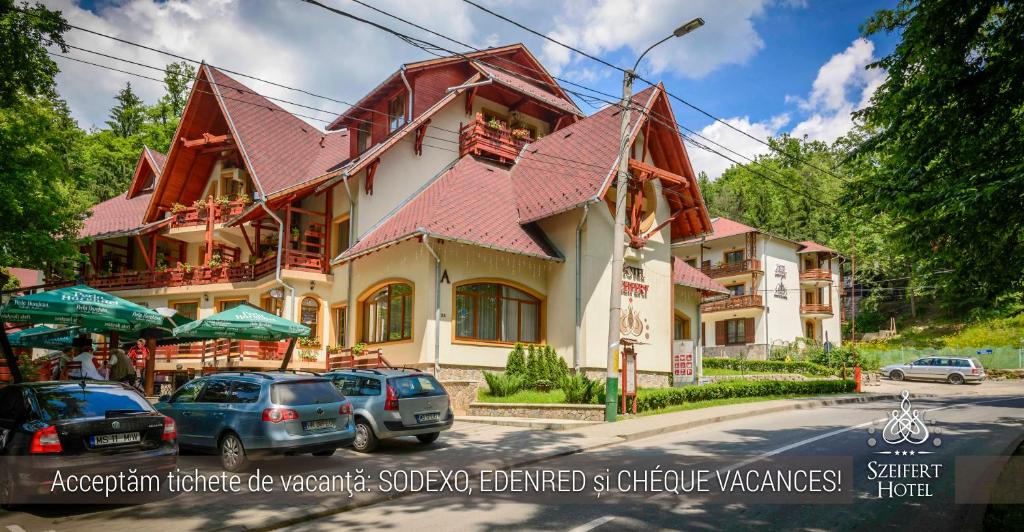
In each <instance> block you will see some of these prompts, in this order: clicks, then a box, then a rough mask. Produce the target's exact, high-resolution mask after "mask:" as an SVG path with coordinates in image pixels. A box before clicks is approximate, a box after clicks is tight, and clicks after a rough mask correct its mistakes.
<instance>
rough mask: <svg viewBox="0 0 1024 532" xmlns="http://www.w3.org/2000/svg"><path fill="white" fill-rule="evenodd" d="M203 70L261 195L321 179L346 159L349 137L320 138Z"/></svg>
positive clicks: (291, 117) (213, 71) (244, 89)
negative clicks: (320, 177)
mask: <svg viewBox="0 0 1024 532" xmlns="http://www.w3.org/2000/svg"><path fill="white" fill-rule="evenodd" d="M204 68H206V69H207V70H208V71H209V74H208V76H209V78H210V81H211V82H212V83H211V86H212V87H213V90H214V92H215V93H216V94H217V99H218V100H219V101H220V103H221V106H222V108H223V109H224V114H225V119H226V120H227V122H228V124H229V125H230V127H231V129H232V132H233V133H234V135H233V136H234V137H235V141H236V142H237V143H238V146H239V148H240V151H241V152H242V154H243V156H244V157H245V160H246V161H247V163H248V164H247V166H248V167H249V170H250V171H251V172H252V178H253V180H254V181H255V182H256V186H257V187H259V188H260V189H261V191H262V192H263V194H264V195H270V194H273V193H275V192H277V191H280V190H283V189H286V188H289V187H292V186H294V185H297V184H300V183H303V182H305V181H309V180H311V179H314V178H316V177H319V176H321V175H323V174H324V173H326V172H327V171H328V169H330V168H333V167H334V166H336V165H337V164H338V163H341V162H343V161H344V160H346V159H348V151H349V143H348V142H346V139H347V133H345V132H332V133H324V132H322V131H320V130H319V129H317V128H315V127H313V126H311V125H309V124H307V123H306V122H304V121H302V120H300V119H299V118H297V117H295V116H294V115H292V114H291V113H289V112H288V111H286V110H284V109H283V108H281V107H280V106H279V105H277V104H275V103H273V102H272V101H270V100H268V99H267V98H265V97H263V96H262V95H260V94H257V93H255V92H253V91H252V90H251V89H249V88H248V87H246V86H245V85H243V84H241V83H239V82H238V81H236V80H234V79H232V78H231V77H230V76H228V75H227V74H224V73H223V72H221V71H219V70H217V69H216V68H213V67H211V66H209V65H204Z"/></svg>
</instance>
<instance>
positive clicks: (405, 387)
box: [388, 375, 445, 399]
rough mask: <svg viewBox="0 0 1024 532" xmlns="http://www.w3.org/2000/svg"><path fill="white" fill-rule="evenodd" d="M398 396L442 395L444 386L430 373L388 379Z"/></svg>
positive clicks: (402, 397)
mask: <svg viewBox="0 0 1024 532" xmlns="http://www.w3.org/2000/svg"><path fill="white" fill-rule="evenodd" d="M388 384H390V385H391V387H392V388H394V390H395V393H396V394H397V395H398V397H399V398H401V399H404V398H407V397H432V396H435V395H444V394H445V391H444V387H442V386H441V383H439V382H437V380H436V379H434V377H433V376H431V375H409V376H406V377H395V378H392V379H388Z"/></svg>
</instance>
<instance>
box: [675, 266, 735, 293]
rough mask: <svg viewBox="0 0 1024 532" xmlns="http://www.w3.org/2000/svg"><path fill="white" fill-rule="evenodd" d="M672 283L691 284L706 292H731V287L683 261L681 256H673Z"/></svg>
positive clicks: (690, 285) (692, 286)
mask: <svg viewBox="0 0 1024 532" xmlns="http://www.w3.org/2000/svg"><path fill="white" fill-rule="evenodd" d="M672 284H678V285H682V286H689V287H690V288H696V289H698V290H702V291H704V292H714V293H717V294H728V293H729V289H728V288H726V287H725V285H723V284H722V283H719V282H718V281H716V280H714V279H712V278H710V277H708V276H707V275H704V273H703V272H701V271H700V270H698V269H697V268H694V267H693V266H690V265H689V264H687V263H685V262H683V259H680V258H679V257H672Z"/></svg>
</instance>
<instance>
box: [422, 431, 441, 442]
mask: <svg viewBox="0 0 1024 532" xmlns="http://www.w3.org/2000/svg"><path fill="white" fill-rule="evenodd" d="M440 435H441V433H440V432H431V433H430V434H417V435H416V439H417V440H419V441H420V443H422V444H423V445H428V444H431V443H434V442H435V441H437V437H438V436H440Z"/></svg>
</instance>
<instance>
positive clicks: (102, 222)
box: [78, 192, 153, 238]
mask: <svg viewBox="0 0 1024 532" xmlns="http://www.w3.org/2000/svg"><path fill="white" fill-rule="evenodd" d="M152 196H153V194H152V193H151V192H143V193H141V194H139V195H137V196H135V197H132V198H129V197H128V194H119V195H117V196H114V197H113V198H110V199H108V200H107V201H104V202H101V203H99V204H97V205H95V206H93V208H92V214H91V215H90V216H89V218H88V219H86V220H85V223H84V224H83V225H82V229H81V230H80V231H79V232H78V236H79V238H111V237H113V236H116V235H122V234H124V233H126V232H129V231H134V230H137V229H140V228H141V227H143V226H144V225H145V223H143V217H144V216H145V215H146V207H148V206H149V200H150V199H151V198H152Z"/></svg>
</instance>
